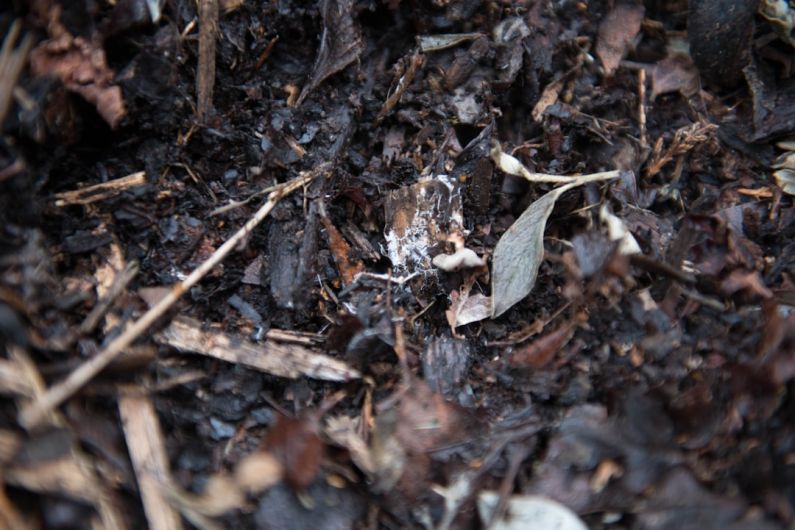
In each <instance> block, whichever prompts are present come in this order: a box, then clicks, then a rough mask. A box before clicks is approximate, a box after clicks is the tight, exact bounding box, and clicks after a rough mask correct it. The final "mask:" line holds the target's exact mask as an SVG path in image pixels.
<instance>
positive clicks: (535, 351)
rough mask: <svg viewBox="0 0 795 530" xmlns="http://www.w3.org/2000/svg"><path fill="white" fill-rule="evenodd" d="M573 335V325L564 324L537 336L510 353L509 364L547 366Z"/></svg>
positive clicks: (536, 367) (532, 366)
mask: <svg viewBox="0 0 795 530" xmlns="http://www.w3.org/2000/svg"><path fill="white" fill-rule="evenodd" d="M573 335H574V327H573V326H572V325H571V324H564V325H562V326H560V327H559V328H558V329H556V330H554V331H551V332H549V333H547V334H546V335H543V336H542V337H539V338H537V339H536V340H534V341H532V342H530V343H529V344H527V345H525V346H521V347H519V348H516V349H515V350H514V351H513V353H512V354H511V365H512V366H517V367H529V368H534V369H541V368H544V367H545V366H547V365H548V364H549V363H550V362H551V361H552V359H553V358H554V356H555V354H556V353H558V352H559V351H560V350H561V349H562V348H563V347H564V346H565V345H566V343H568V342H569V340H571V337H572V336H573Z"/></svg>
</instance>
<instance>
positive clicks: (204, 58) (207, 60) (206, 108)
mask: <svg viewBox="0 0 795 530" xmlns="http://www.w3.org/2000/svg"><path fill="white" fill-rule="evenodd" d="M217 35H218V0H200V2H199V64H198V68H197V72H196V100H197V101H196V114H197V118H198V121H199V123H203V122H204V120H205V119H206V118H207V116H208V115H209V114H210V112H211V111H212V108H213V86H214V85H215V39H216V36H217Z"/></svg>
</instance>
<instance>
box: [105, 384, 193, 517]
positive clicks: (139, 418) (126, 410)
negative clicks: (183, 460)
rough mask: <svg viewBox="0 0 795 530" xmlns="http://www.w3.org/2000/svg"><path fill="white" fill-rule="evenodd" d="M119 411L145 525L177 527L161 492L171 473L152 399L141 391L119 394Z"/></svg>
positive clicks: (172, 509) (174, 513)
mask: <svg viewBox="0 0 795 530" xmlns="http://www.w3.org/2000/svg"><path fill="white" fill-rule="evenodd" d="M119 414H120V416H121V421H122V425H123V427H124V436H125V440H126V442H127V448H128V450H129V452H130V460H131V461H132V464H133V468H134V469H135V477H136V479H137V480H138V490H139V491H140V493H141V502H142V503H143V505H144V513H145V514H146V521H147V523H148V524H149V528H151V529H152V530H179V529H181V528H182V521H181V520H180V517H179V513H178V512H177V511H176V510H175V509H174V508H173V507H172V506H171V504H169V502H168V500H167V499H166V497H165V495H164V489H163V485H165V484H168V483H169V482H170V481H171V479H170V476H171V474H170V472H169V469H168V455H167V454H166V447H165V443H164V442H163V433H162V431H161V429H160V422H159V420H158V418H157V413H156V412H155V407H154V405H153V404H152V400H151V399H149V397H148V396H145V395H123V396H122V397H121V398H120V399H119Z"/></svg>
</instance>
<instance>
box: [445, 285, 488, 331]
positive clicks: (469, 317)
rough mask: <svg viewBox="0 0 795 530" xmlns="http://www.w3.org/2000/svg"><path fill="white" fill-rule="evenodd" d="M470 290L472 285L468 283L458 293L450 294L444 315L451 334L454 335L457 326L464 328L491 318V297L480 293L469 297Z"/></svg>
mask: <svg viewBox="0 0 795 530" xmlns="http://www.w3.org/2000/svg"><path fill="white" fill-rule="evenodd" d="M471 289H472V285H471V282H470V283H469V284H465V285H463V286H462V287H461V291H460V292H459V291H453V292H451V293H450V307H448V308H447V310H446V311H445V315H446V316H447V323H448V324H449V325H450V329H451V330H452V332H453V334H455V328H457V327H459V326H466V325H467V324H471V323H472V322H478V321H480V320H484V319H486V318H489V317H490V316H491V313H492V301H491V297H490V296H486V295H484V294H482V293H475V294H473V295H470V294H469V293H470V290H471Z"/></svg>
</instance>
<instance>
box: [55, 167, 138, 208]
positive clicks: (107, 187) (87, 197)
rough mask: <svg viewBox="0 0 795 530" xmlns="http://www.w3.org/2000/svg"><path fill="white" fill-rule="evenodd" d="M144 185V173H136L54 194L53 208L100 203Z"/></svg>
mask: <svg viewBox="0 0 795 530" xmlns="http://www.w3.org/2000/svg"><path fill="white" fill-rule="evenodd" d="M145 184H146V172H144V171H138V172H136V173H132V174H130V175H127V176H126V177H121V178H117V179H114V180H109V181H108V182H102V183H100V184H94V185H93V186H86V187H85V188H80V189H77V190H73V191H64V192H62V193H56V194H55V198H56V199H57V200H56V201H55V206H58V207H63V206H69V205H73V204H91V203H92V202H97V201H101V200H104V199H107V198H110V197H113V196H115V195H118V194H119V193H122V192H123V191H126V190H128V189H130V188H135V187H138V186H144V185H145Z"/></svg>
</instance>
